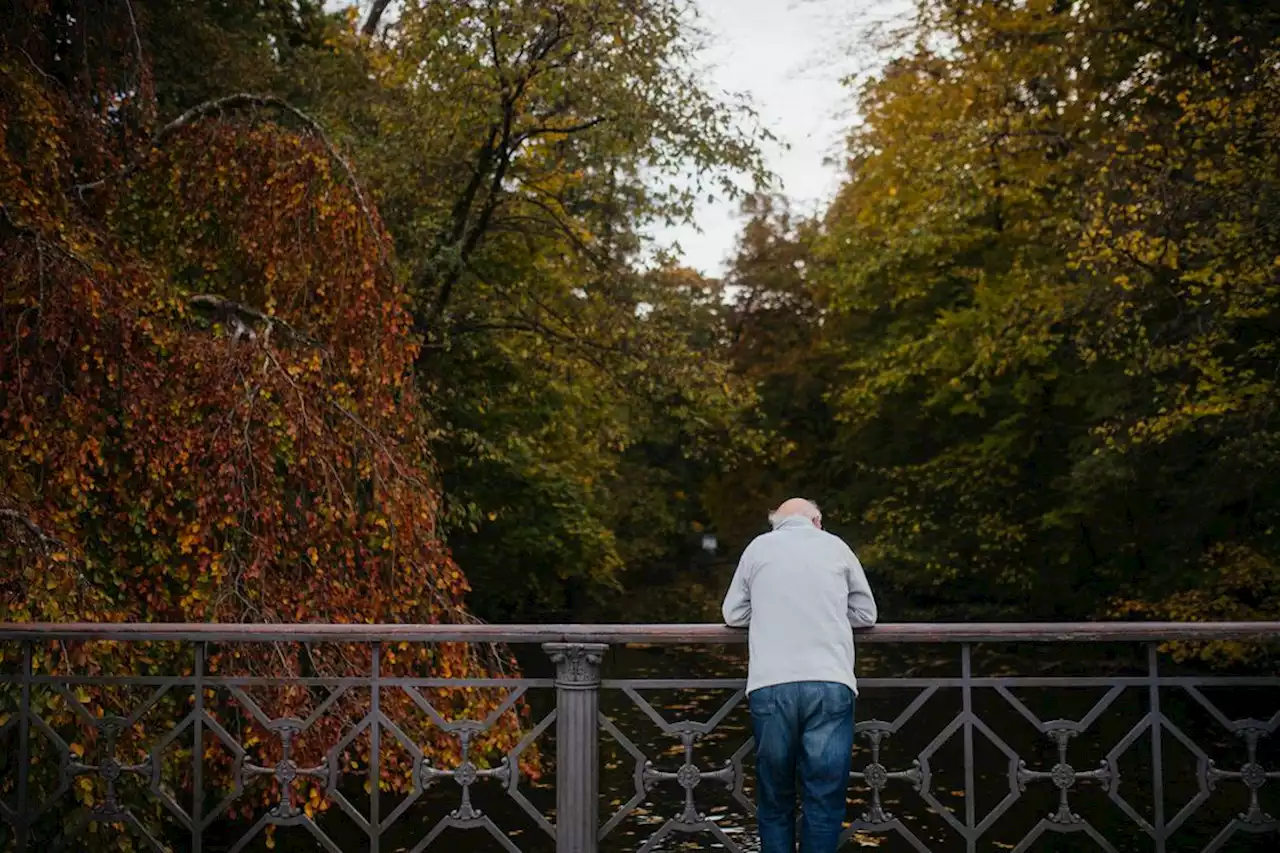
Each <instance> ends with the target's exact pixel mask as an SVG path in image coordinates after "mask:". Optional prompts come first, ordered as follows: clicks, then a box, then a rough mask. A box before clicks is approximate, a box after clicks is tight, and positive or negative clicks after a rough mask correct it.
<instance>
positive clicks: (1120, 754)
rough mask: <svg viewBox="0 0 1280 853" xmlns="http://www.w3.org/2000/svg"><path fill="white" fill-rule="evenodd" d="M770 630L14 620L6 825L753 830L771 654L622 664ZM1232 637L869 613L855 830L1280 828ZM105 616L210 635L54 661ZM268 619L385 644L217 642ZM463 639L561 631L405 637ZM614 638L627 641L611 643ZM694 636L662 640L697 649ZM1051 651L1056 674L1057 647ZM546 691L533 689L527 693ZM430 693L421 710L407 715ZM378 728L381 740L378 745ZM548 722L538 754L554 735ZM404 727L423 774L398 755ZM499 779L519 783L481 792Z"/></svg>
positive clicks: (73, 842)
mask: <svg viewBox="0 0 1280 853" xmlns="http://www.w3.org/2000/svg"><path fill="white" fill-rule="evenodd" d="M744 639H745V634H743V633H742V632H738V631H733V630H730V629H726V628H723V627H719V626H711V625H658V626H653V625H618V626H605V625H595V626H592V625H572V626H477V625H471V626H409V625H210V624H202V625H157V624H150V625H2V624H0V651H3V652H4V653H3V654H0V661H8V662H9V664H8V666H7V668H5V667H4V666H0V850H17V851H20V853H25V851H27V850H31V849H35V848H36V847H37V846H38V847H40V848H44V847H49V848H50V849H58V848H59V847H60V846H61V847H62V848H64V849H97V848H95V847H94V845H95V844H99V845H101V849H107V846H108V845H109V844H112V843H114V839H115V838H116V836H117V835H121V834H123V835H126V836H127V837H128V838H130V839H132V842H131V843H132V844H133V845H134V846H135V848H137V849H152V850H190V851H197V853H199V852H200V851H213V850H228V851H233V853H234V852H235V851H240V850H250V849H261V847H262V846H264V845H265V844H266V841H265V839H266V838H267V836H269V835H271V834H272V833H275V835H272V843H273V844H274V845H277V849H289V848H288V843H289V839H288V835H289V832H290V831H292V832H295V833H296V832H301V833H304V834H305V835H307V836H309V837H307V838H306V839H305V841H306V845H305V849H315V848H316V846H317V845H318V846H319V847H320V848H322V849H325V850H329V851H346V850H370V851H373V853H378V851H384V853H385V851H390V850H409V851H412V853H422V851H425V850H428V849H432V850H434V849H446V850H451V851H466V850H468V849H480V847H479V846H474V847H470V848H469V847H468V844H469V842H468V840H467V839H468V838H469V837H470V838H474V837H475V836H468V834H467V832H465V831H471V832H475V831H477V830H478V831H480V833H481V834H482V835H484V836H487V839H486V841H485V843H486V844H488V845H490V847H491V846H492V845H493V844H495V843H496V844H497V845H498V846H499V847H501V848H502V849H505V850H507V851H510V853H534V851H540V850H552V849H554V850H555V851H557V853H593V852H594V851H597V850H604V849H628V850H637V849H638V850H640V851H644V853H648V851H656V850H662V849H666V848H668V847H669V846H670V845H671V843H672V842H673V841H674V840H675V837H677V836H678V837H679V838H680V839H681V840H688V839H695V840H696V839H699V838H701V839H704V840H705V841H706V842H707V843H708V844H710V845H711V846H713V847H714V846H718V847H720V848H721V849H727V850H730V851H748V850H753V849H755V846H754V844H753V842H752V840H751V834H750V832H749V829H750V824H751V818H752V813H753V805H752V793H751V790H752V789H751V773H750V765H751V754H752V746H753V744H752V741H751V739H750V736H749V728H748V726H747V725H746V720H745V714H746V712H745V702H744V701H743V699H744V691H743V683H742V681H741V679H740V678H738V677H731V678H724V677H708V678H653V677H631V676H630V675H628V674H627V673H625V672H616V673H615V672H614V671H613V669H614V668H615V667H617V668H619V669H620V668H623V664H625V661H622V660H621V659H620V658H621V657H622V652H623V650H624V649H626V648H632V649H634V648H635V644H645V645H646V646H649V647H653V646H657V647H665V648H672V649H674V648H680V649H683V650H684V651H683V652H682V653H683V654H684V657H683V658H681V659H680V660H682V661H685V662H688V661H690V660H698V659H699V657H698V656H706V657H709V656H711V655H712V654H713V652H714V653H715V654H717V655H719V658H718V659H720V660H728V659H730V658H732V655H728V657H726V655H725V653H721V652H718V651H716V650H722V649H724V648H726V647H733V646H737V648H738V654H739V655H740V654H741V644H742V642H743V641H744ZM1224 641H1231V642H1234V641H1248V642H1252V643H1262V644H1267V643H1275V642H1277V641H1280V623H1200V624H1147V623H1144V624H1092V623H1091V624H1077V625H1060V624H1054V625H1047V624H1045V625H1006V624H986V625H981V624H967V625H916V624H911V625H884V626H881V627H878V628H875V629H873V630H870V631H866V632H862V633H861V634H860V635H859V638H858V642H859V647H860V652H859V657H860V661H863V663H861V664H860V668H862V669H863V670H864V674H863V675H862V676H861V677H860V687H861V693H860V696H859V701H858V722H857V746H856V747H855V749H856V754H855V759H854V765H855V767H856V768H857V769H856V770H855V772H853V773H852V774H851V777H852V778H851V785H850V796H851V808H850V818H851V823H850V825H849V827H848V829H847V831H846V833H845V838H846V845H847V846H848V847H850V848H851V847H852V846H854V845H857V844H866V845H867V846H873V845H874V846H881V847H883V849H887V850H893V849H904V850H917V851H931V850H932V851H939V850H946V851H953V850H967V851H976V850H979V849H982V850H990V849H997V848H999V849H1013V850H1016V851H1023V850H1028V849H1031V848H1033V846H1034V847H1035V849H1049V847H1044V846H1042V845H1044V844H1045V843H1046V839H1045V838H1044V836H1046V834H1057V835H1061V836H1065V838H1066V840H1067V841H1068V842H1072V840H1073V839H1074V842H1078V843H1079V845H1080V846H1079V847H1078V848H1077V847H1076V846H1074V845H1073V844H1069V849H1073V850H1074V849H1089V848H1092V847H1097V848H1098V849H1102V850H1106V851H1125V850H1151V851H1157V852H1158V853H1164V851H1166V850H1168V851H1173V850H1192V849H1194V850H1203V851H1236V850H1239V851H1248V850H1255V849H1256V850H1259V851H1261V850H1276V849H1280V822H1277V820H1276V819H1275V818H1274V817H1272V815H1273V814H1276V813H1277V812H1276V809H1277V804H1278V803H1280V797H1278V796H1277V795H1280V784H1269V783H1273V782H1277V781H1280V760H1277V759H1278V756H1280V748H1278V747H1280V745H1278V744H1277V743H1276V742H1275V741H1277V740H1280V738H1277V737H1276V730H1277V728H1278V727H1280V677H1277V676H1274V675H1262V676H1259V675H1222V674H1215V675H1208V674H1204V673H1203V672H1197V671H1196V670H1195V668H1194V667H1190V668H1188V667H1187V666H1185V665H1183V666H1179V665H1177V664H1175V663H1174V661H1173V660H1172V659H1171V658H1170V657H1169V656H1167V655H1164V654H1162V653H1161V646H1162V644H1165V643H1170V642H1182V643H1201V642H1219V643H1220V642H1224ZM102 642H110V643H116V644H119V643H122V642H123V643H130V644H169V647H172V646H173V645H175V644H176V645H177V646H180V647H182V648H185V649H189V650H190V653H191V657H190V662H189V665H186V664H184V665H183V666H182V667H181V671H180V672H172V673H170V672H164V673H161V674H155V673H154V672H153V673H147V674H143V673H138V672H132V673H125V672H102V671H97V670H95V669H94V668H93V667H92V666H89V667H88V668H85V669H84V671H83V672H80V671H78V670H77V668H76V667H75V666H73V665H72V664H71V662H68V663H67V665H66V666H65V667H63V668H52V669H49V670H48V671H45V670H42V669H41V668H40V667H39V666H37V665H35V664H34V663H33V662H35V661H39V660H47V656H45V654H44V653H45V652H46V651H47V650H48V649H50V648H60V649H66V648H68V647H69V644H76V643H89V644H92V643H102ZM265 643H275V644H325V643H341V644H363V645H364V647H365V648H367V649H368V651H369V656H368V660H369V662H370V663H369V666H368V669H367V670H366V671H364V672H361V673H354V674H353V673H345V674H337V675H327V674H319V675H317V674H311V675H298V676H296V677H290V678H280V677H273V676H260V675H259V676H254V675H245V674H226V672H223V671H218V672H214V671H210V668H209V662H210V661H211V660H212V657H211V655H213V654H214V650H223V651H225V650H226V649H227V648H230V647H233V646H235V645H236V644H265ZM444 643H477V644H490V643H502V644H523V645H524V646H526V647H527V646H528V645H530V644H537V645H540V646H541V648H542V650H543V651H544V652H545V655H546V657H545V658H544V660H545V661H546V663H547V664H548V666H547V673H546V677H538V673H537V671H536V670H537V669H538V665H537V661H536V659H534V658H529V659H527V661H526V666H525V676H524V677H518V678H515V677H513V678H481V679H453V678H444V677H440V676H439V674H437V673H430V672H424V673H420V674H415V675H414V676H413V677H406V676H404V675H403V673H401V674H399V675H397V674H393V673H392V670H391V669H390V668H389V667H388V666H387V664H386V661H385V658H384V656H386V655H394V654H395V650H397V649H400V650H403V649H404V648H406V646H410V647H411V646H414V645H420V644H433V645H439V644H444ZM691 647H692V649H693V651H694V652H695V653H696V655H698V656H691V653H690V649H691ZM1051 649H1053V650H1057V652H1058V653H1059V654H1058V656H1057V657H1052V656H1050V655H1048V650H1051ZM611 651H612V653H613V654H614V657H616V658H619V659H616V660H608V661H606V658H607V657H609V656H610V654H611ZM219 653H221V652H219ZM672 654H674V653H668V654H667V656H665V657H663V656H658V657H655V658H653V660H656V661H658V662H659V663H662V662H664V661H665V662H667V664H668V665H671V664H672V662H673V661H676V660H677V659H676V658H674V657H672V656H671V655H672ZM528 661H533V662H532V663H529V662H528ZM1051 661H1052V662H1056V664H1055V666H1053V667H1051V668H1052V669H1053V670H1054V672H1055V674H1042V671H1043V670H1044V668H1045V667H1044V665H1045V664H1046V663H1047V662H1051ZM677 662H678V661H677ZM650 663H652V661H650ZM729 666H730V667H732V666H733V664H732V661H731V660H730V663H729ZM642 668H647V669H649V670H652V669H653V666H652V665H649V666H647V667H642ZM1073 668H1074V669H1075V670H1079V671H1072V670H1073ZM602 669H604V670H608V671H609V675H610V676H611V677H608V678H602ZM1011 669H1019V670H1024V669H1032V670H1035V671H1036V672H1035V673H1034V674H1027V673H1026V672H1022V673H1020V674H1015V673H1014V672H1012V671H1011ZM1083 670H1093V671H1092V672H1087V671H1083ZM866 671H870V674H865V672H866ZM886 673H888V674H886ZM650 674H651V673H650ZM615 675H616V677H613V676H615ZM281 689H288V690H295V691H299V690H300V691H309V695H311V696H312V697H313V698H314V700H315V701H313V702H312V704H311V705H310V706H308V707H309V708H310V711H309V712H308V714H307V716H306V718H304V719H299V718H295V717H290V716H284V717H274V716H272V714H271V713H270V708H271V707H272V704H271V702H269V701H266V700H264V699H263V698H262V697H261V695H255V691H262V690H281ZM112 691H114V692H115V693H114V695H115V696H116V700H118V701H117V705H118V704H119V701H123V700H121V697H127V696H131V695H135V694H137V693H138V691H142V693H141V694H140V695H142V697H143V698H142V699H141V701H138V702H137V703H136V704H135V705H134V706H133V707H132V708H127V709H125V710H111V709H110V708H109V707H108V706H109V705H110V703H109V702H108V701H107V700H106V698H105V696H106V695H107V694H108V693H112ZM131 691H132V692H131ZM448 691H462V692H466V693H468V695H470V693H474V692H475V691H489V692H491V693H492V694H494V695H495V696H496V697H497V698H496V699H495V701H494V702H492V703H491V704H490V706H489V707H490V711H489V712H488V713H487V714H486V716H485V718H484V719H478V720H477V719H465V718H462V719H449V718H448V714H447V713H446V711H445V709H444V706H443V705H442V704H441V701H442V700H439V699H435V698H432V697H439V696H444V695H445V694H446V693H447V692H448ZM676 693H678V694H679V695H680V696H683V698H677V699H669V700H667V701H664V700H663V699H662V696H663V695H666V694H673V695H674V694H676ZM1032 694H1038V695H1039V696H1040V699H1039V700H1038V702H1037V700H1036V699H1033V698H1032ZM343 703H346V704H345V705H344V704H343ZM1046 703H1047V704H1046ZM214 704H217V706H218V708H219V710H218V711H217V712H216V713H215V711H214V710H213V705H214ZM437 705H439V707H437ZM339 706H342V707H346V708H347V709H348V714H349V715H350V714H352V713H354V714H356V716H348V717H346V718H343V719H341V720H340V721H339V722H337V723H334V724H333V726H330V727H329V728H327V729H324V730H325V731H329V732H332V735H331V741H330V742H326V743H324V744H321V745H320V747H319V752H318V753H316V755H318V756H319V757H318V758H317V759H316V760H315V761H314V762H310V763H309V762H308V761H305V760H301V759H300V755H301V753H300V752H299V753H295V746H297V744H300V743H301V742H302V741H303V740H304V739H306V738H308V737H309V736H310V735H311V734H312V733H314V732H315V731H319V730H321V729H322V728H323V727H322V726H321V725H320V724H319V723H318V722H317V721H319V720H320V719H321V718H323V717H324V716H325V715H326V714H330V713H332V712H333V711H334V709H335V708H337V707H339ZM111 707H115V706H111ZM393 707H394V708H400V709H402V710H401V711H399V712H393V711H392V710H390V709H392V708H393ZM518 707H524V708H526V709H527V713H526V714H525V715H524V716H522V717H516V716H514V715H513V713H512V711H513V709H516V708H518ZM228 708H232V709H235V712H236V714H238V715H239V717H237V718H236V720H239V721H238V722H237V721H236V720H233V719H232V717H233V716H235V715H232V716H231V717H229V716H228V712H227V709H228ZM352 708H354V709H357V710H356V711H354V712H352V711H351V709H352ZM405 708H407V709H409V711H408V713H412V714H414V715H417V720H418V722H417V723H416V724H415V725H414V726H411V725H410V724H409V723H408V722H406V721H405V720H403V719H396V718H394V716H395V713H406V712H404V711H403V709H405ZM161 711H163V713H161ZM55 717H56V719H54V718H55ZM241 718H242V719H241ZM517 720H519V721H520V722H514V721H517ZM334 726H336V728H334ZM499 726H519V728H520V731H519V732H518V733H517V734H516V735H515V736H514V737H512V738H511V739H510V741H509V743H512V744H514V745H511V746H510V747H509V748H507V749H505V750H504V752H505V754H504V755H502V756H498V757H496V758H495V757H492V756H489V757H488V758H489V759H491V760H486V757H485V756H481V755H479V752H480V751H481V747H480V746H479V744H480V742H481V740H482V739H483V737H484V736H486V735H487V734H489V733H492V731H493V730H494V728H495V727H499ZM248 732H257V733H258V734H256V735H252V736H251V735H249V734H247V733H248ZM423 732H427V734H421V733H423ZM423 737H430V738H431V739H432V744H433V745H430V746H429V745H428V744H426V743H425V742H422V741H421V740H420V738H423ZM126 740H127V741H129V744H130V745H129V748H128V749H125V748H124V747H123V746H122V744H123V743H124V742H125V741H126ZM357 741H359V742H360V743H364V744H366V749H365V753H364V755H365V760H363V761H353V760H351V757H350V753H351V751H352V749H353V748H354V747H353V745H355V744H356V743H357ZM547 741H553V742H554V748H553V749H547V748H545V744H546V742H547ZM441 743H446V744H448V743H451V744H453V747H456V748H448V749H446V748H443V747H441V746H440V744H441ZM86 744H87V746H86ZM313 746H314V745H313ZM540 747H542V748H543V752H544V753H545V754H544V755H543V757H542V759H541V761H542V769H541V772H542V776H541V778H540V779H538V778H535V775H536V774H535V773H534V772H532V765H531V764H530V763H529V761H528V759H529V756H530V755H531V754H532V753H533V752H534V751H535V750H537V749H539V748H540ZM392 748H393V749H394V750H396V751H398V753H399V755H400V757H401V760H400V762H399V763H398V764H397V768H398V769H397V770H396V772H397V773H401V771H403V773H402V775H401V777H400V779H399V781H400V784H399V786H398V787H395V786H390V787H389V786H387V785H384V784H382V783H376V784H375V783H374V782H373V780H381V779H383V778H384V776H385V771H386V767H380V766H379V764H380V762H383V761H386V760H387V759H386V758H385V757H384V756H385V755H386V754H387V752H388V750H389V749H392ZM657 750H661V754H655V753H656V751H657ZM717 752H718V755H717ZM90 753H92V754H90ZM446 755H447V756H451V758H449V759H448V760H445V759H444V756H446ZM552 756H554V758H552ZM187 764H189V767H187V769H186V770H185V771H183V772H182V773H180V774H179V775H178V777H175V776H174V775H173V772H174V771H173V768H174V767H175V766H177V765H182V766H184V767H185V766H186V765H187ZM219 772H220V773H222V774H223V777H222V779H221V781H220V782H218V783H215V782H214V781H213V776H214V775H215V774H216V773H219ZM366 782H368V784H365V783H366ZM450 782H451V783H452V786H451V785H449V784H447V783H450ZM264 783H265V784H264ZM303 787H307V788H310V789H315V790H322V792H323V793H322V795H321V799H322V800H323V803H324V804H325V806H327V808H320V807H318V806H319V801H316V800H314V799H313V800H308V801H305V802H300V795H296V794H297V792H298V791H299V790H300V789H301V788H303ZM312 796H313V797H314V796H315V795H312ZM484 798H488V800H491V801H492V803H493V805H491V806H490V805H488V804H487V802H486V805H485V808H481V803H480V800H481V799H484ZM709 802H710V804H709V805H708V803H709ZM313 806H317V808H313ZM1085 836H1087V837H1088V839H1090V841H1085V840H1084V838H1083V837H1085ZM488 839H491V840H488ZM113 849H115V848H113ZM298 849H303V848H298ZM485 849H489V848H488V847H486V848H485Z"/></svg>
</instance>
